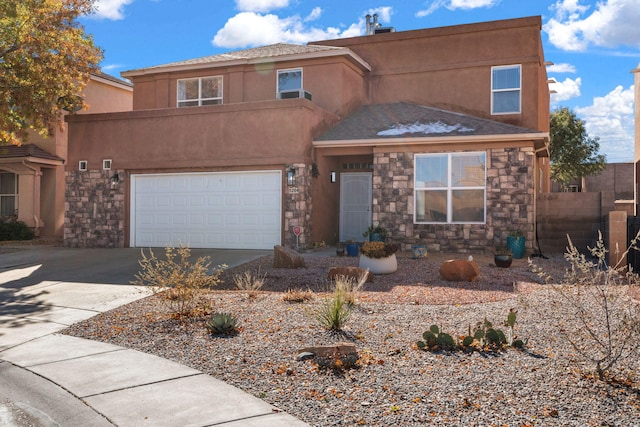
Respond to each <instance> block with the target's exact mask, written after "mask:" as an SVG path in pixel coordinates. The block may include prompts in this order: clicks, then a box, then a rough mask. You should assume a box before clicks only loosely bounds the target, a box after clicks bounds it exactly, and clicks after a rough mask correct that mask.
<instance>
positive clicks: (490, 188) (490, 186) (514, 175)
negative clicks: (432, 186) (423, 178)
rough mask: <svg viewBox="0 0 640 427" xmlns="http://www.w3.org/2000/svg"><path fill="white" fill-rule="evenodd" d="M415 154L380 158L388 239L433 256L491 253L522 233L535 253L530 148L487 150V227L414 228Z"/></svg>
mask: <svg viewBox="0 0 640 427" xmlns="http://www.w3.org/2000/svg"><path fill="white" fill-rule="evenodd" d="M413 159H414V153H412V152H390V153H376V154H374V159H373V160H374V166H373V167H374V172H373V222H374V224H380V225H382V226H383V227H385V228H387V230H388V240H389V241H392V242H396V243H400V244H401V245H402V249H403V250H410V249H411V246H412V245H416V244H426V245H427V248H428V250H429V251H432V252H441V251H442V252H460V253H472V252H491V253H493V251H494V247H495V246H497V245H505V244H506V237H507V236H508V235H509V233H510V232H511V231H513V230H521V231H522V232H523V233H524V235H525V236H526V245H527V248H528V249H529V250H530V249H531V248H532V243H533V238H534V232H533V230H534V224H533V223H534V218H535V217H534V203H533V202H534V182H533V180H534V153H533V151H532V150H531V149H526V148H506V149H490V150H487V186H486V191H487V220H486V223H485V224H442V225H440V224H414V222H413V206H414V205H413V203H414V195H413V182H414V181H413V179H414V171H413Z"/></svg>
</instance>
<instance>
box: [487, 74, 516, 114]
mask: <svg viewBox="0 0 640 427" xmlns="http://www.w3.org/2000/svg"><path fill="white" fill-rule="evenodd" d="M521 81H522V67H521V66H520V65H505V66H500V67H492V68H491V114H519V113H520V110H521V108H520V99H521V97H520V93H521V89H522V86H521Z"/></svg>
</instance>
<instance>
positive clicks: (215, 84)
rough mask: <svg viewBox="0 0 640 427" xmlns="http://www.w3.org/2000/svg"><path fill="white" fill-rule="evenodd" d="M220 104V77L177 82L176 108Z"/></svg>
mask: <svg viewBox="0 0 640 427" xmlns="http://www.w3.org/2000/svg"><path fill="white" fill-rule="evenodd" d="M215 104H222V76H213V77H200V78H195V79H181V80H178V107H198V106H201V105H215Z"/></svg>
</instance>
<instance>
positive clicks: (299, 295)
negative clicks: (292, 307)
mask: <svg viewBox="0 0 640 427" xmlns="http://www.w3.org/2000/svg"><path fill="white" fill-rule="evenodd" d="M282 299H283V300H284V301H286V302H290V303H302V302H307V301H311V300H312V299H313V292H311V291H310V290H306V291H303V290H302V289H288V290H287V291H286V292H285V293H284V295H283V296H282Z"/></svg>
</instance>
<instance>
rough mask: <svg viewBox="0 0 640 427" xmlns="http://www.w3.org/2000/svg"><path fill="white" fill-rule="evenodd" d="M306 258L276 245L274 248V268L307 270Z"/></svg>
mask: <svg viewBox="0 0 640 427" xmlns="http://www.w3.org/2000/svg"><path fill="white" fill-rule="evenodd" d="M306 267H307V266H306V264H305V263H304V258H303V257H302V255H300V254H299V253H297V252H295V251H293V250H291V249H287V248H285V247H283V246H279V245H276V246H274V247H273V268H306Z"/></svg>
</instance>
